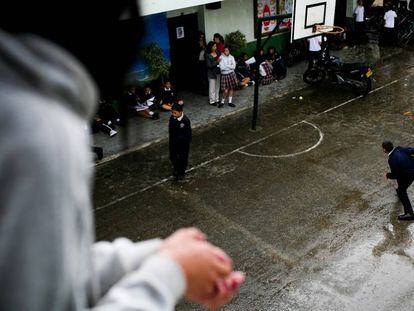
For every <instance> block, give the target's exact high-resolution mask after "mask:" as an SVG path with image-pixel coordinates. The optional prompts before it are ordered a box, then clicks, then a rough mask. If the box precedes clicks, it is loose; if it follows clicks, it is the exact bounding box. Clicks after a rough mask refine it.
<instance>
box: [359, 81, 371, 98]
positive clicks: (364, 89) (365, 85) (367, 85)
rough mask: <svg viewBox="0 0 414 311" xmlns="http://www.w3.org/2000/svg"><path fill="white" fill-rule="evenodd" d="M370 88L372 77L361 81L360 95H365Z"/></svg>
mask: <svg viewBox="0 0 414 311" xmlns="http://www.w3.org/2000/svg"><path fill="white" fill-rule="evenodd" d="M371 90H372V79H371V78H365V79H364V80H362V81H361V95H362V96H367V95H368V94H369V92H371Z"/></svg>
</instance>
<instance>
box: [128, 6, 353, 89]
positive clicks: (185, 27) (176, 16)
mask: <svg viewBox="0 0 414 311" xmlns="http://www.w3.org/2000/svg"><path fill="white" fill-rule="evenodd" d="M323 1H327V0H321V2H323ZM355 6H356V0H336V12H335V24H337V25H344V24H345V23H346V22H347V21H349V19H351V18H352V16H353V10H354V8H355ZM140 7H141V15H143V16H144V20H145V25H146V36H145V38H144V39H143V42H142V45H143V46H144V45H146V44H148V43H151V42H154V43H156V44H157V45H158V46H160V47H161V48H162V49H163V51H164V57H165V58H166V59H167V60H169V61H170V62H171V76H172V77H173V78H174V79H175V80H176V81H178V82H179V83H180V84H184V85H186V84H188V85H191V83H192V82H193V81H194V79H193V75H194V68H196V66H197V59H198V45H197V44H198V33H199V31H202V32H204V33H205V35H206V39H207V42H208V41H209V40H211V39H212V37H213V34H214V33H216V32H217V33H220V34H221V35H222V36H223V37H225V35H226V34H228V33H230V32H234V31H237V30H239V31H240V32H242V33H243V34H244V35H245V36H246V40H247V42H248V44H247V47H246V48H245V51H246V52H248V53H249V54H250V55H252V54H253V53H254V51H255V46H256V45H255V44H256V36H255V29H257V27H256V17H257V16H272V15H275V14H285V13H291V12H292V7H293V0H222V1H217V0H177V1H171V0H141V1H140ZM275 23H276V22H275V21H272V22H267V23H264V25H263V27H262V32H263V36H265V35H266V33H269V32H270V31H271V30H272V29H273V28H272V27H274V25H275ZM288 23H289V21H286V23H283V24H282V30H281V31H279V32H278V33H276V34H275V35H273V37H272V38H271V40H270V41H269V45H273V46H275V47H276V49H277V50H278V51H279V52H282V51H283V50H284V48H285V46H286V44H288V43H289V41H290V32H289V31H288ZM131 77H133V79H135V80H137V81H145V80H146V79H148V68H147V67H146V65H145V63H144V62H143V61H142V60H138V61H137V62H136V64H135V66H134V68H133V70H132V72H131Z"/></svg>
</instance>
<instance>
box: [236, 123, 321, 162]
mask: <svg viewBox="0 0 414 311" xmlns="http://www.w3.org/2000/svg"><path fill="white" fill-rule="evenodd" d="M300 123H304V124H307V125H310V126H311V127H313V128H314V129H315V130H317V131H318V133H319V139H318V141H317V142H316V143H315V144H314V145H313V146H311V147H309V148H307V149H305V150H302V151H298V152H294V153H289V154H279V155H264V154H254V153H249V152H246V151H243V149H245V148H247V147H250V146H251V145H253V144H249V145H248V146H245V147H243V148H241V149H239V150H237V152H238V153H240V154H243V155H245V156H249V157H256V158H267V159H280V158H292V157H296V156H298V155H301V154H304V153H307V152H309V151H311V150H313V149H315V148H317V147H318V146H319V145H320V144H321V143H322V141H323V133H322V131H321V129H320V128H319V127H317V126H316V125H315V124H313V123H310V122H308V121H301V122H300ZM300 123H298V124H300ZM296 125H297V124H296ZM272 136H273V135H269V136H268V137H266V138H265V139H262V140H260V141H257V142H255V144H256V143H259V142H262V141H264V140H267V139H268V138H270V137H272Z"/></svg>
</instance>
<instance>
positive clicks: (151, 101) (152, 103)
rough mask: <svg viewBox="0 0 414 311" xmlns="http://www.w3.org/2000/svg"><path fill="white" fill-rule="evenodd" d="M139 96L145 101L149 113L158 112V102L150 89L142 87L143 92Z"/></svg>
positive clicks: (147, 86)
mask: <svg viewBox="0 0 414 311" xmlns="http://www.w3.org/2000/svg"><path fill="white" fill-rule="evenodd" d="M141 96H142V98H143V99H144V100H145V101H146V103H147V105H148V107H149V110H151V111H157V110H159V103H158V101H159V100H158V98H157V97H156V96H155V94H154V93H153V92H152V90H151V87H150V86H149V85H146V86H145V87H144V92H143V94H142V95H141Z"/></svg>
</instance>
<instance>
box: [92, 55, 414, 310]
mask: <svg viewBox="0 0 414 311" xmlns="http://www.w3.org/2000/svg"><path fill="white" fill-rule="evenodd" d="M374 72H375V80H376V81H375V83H374V86H373V89H374V91H373V92H372V93H371V94H369V95H368V96H367V97H365V98H361V97H359V96H358V94H355V93H354V92H353V91H350V90H345V89H340V88H336V87H334V86H332V85H323V86H321V87H317V88H311V87H309V88H306V89H304V90H301V91H297V92H293V93H291V94H289V95H287V96H285V97H283V98H278V99H271V98H269V99H268V100H267V102H266V104H265V105H262V106H260V108H259V115H260V120H259V121H260V122H259V124H260V127H261V130H260V131H256V132H252V131H249V128H250V122H251V111H244V112H241V113H240V114H237V115H234V116H232V117H229V118H226V119H224V120H222V121H219V122H216V123H214V124H211V125H210V126H208V127H205V128H201V129H197V130H196V131H194V133H193V134H194V137H193V142H192V145H191V152H190V163H189V169H190V172H189V173H188V175H187V177H186V179H185V180H184V181H183V182H174V181H172V180H170V179H168V177H169V176H170V173H171V168H170V164H169V160H168V144H166V143H165V142H162V143H158V144H154V145H151V146H149V147H147V148H145V149H142V150H140V151H138V152H135V153H131V154H128V155H125V156H122V157H120V158H118V159H115V160H113V161H110V162H107V163H105V164H102V165H99V166H97V168H96V183H95V193H94V204H95V216H96V228H97V237H98V239H109V240H111V239H114V238H115V237H118V236H125V237H128V238H131V239H132V240H143V239H148V238H152V237H165V236H167V235H168V234H170V233H172V232H173V231H174V230H175V229H177V228H180V227H183V226H196V227H198V228H200V229H201V230H203V231H204V232H205V233H206V234H207V236H208V238H209V240H211V241H212V242H213V243H215V244H217V245H219V246H220V247H222V248H223V249H225V250H226V251H227V252H228V253H229V254H230V255H231V256H232V258H233V259H234V265H235V267H236V269H238V270H242V271H245V273H246V275H247V280H246V283H245V284H244V285H243V287H242V288H241V291H240V293H239V295H238V296H237V297H236V298H235V299H234V300H233V301H232V302H231V303H230V304H229V305H228V306H226V307H225V308H224V309H225V310H414V298H413V297H412V292H413V289H414V269H413V268H414V266H413V265H414V243H413V241H412V237H413V235H414V225H413V224H412V223H410V222H408V223H405V222H400V221H397V220H396V216H397V215H398V214H399V212H400V211H401V210H402V206H401V204H400V203H399V201H398V199H397V196H396V195H395V190H394V189H395V184H394V183H393V182H392V181H387V180H386V179H385V173H386V172H387V171H388V165H387V156H386V155H385V154H384V153H383V152H382V149H381V142H382V141H383V140H384V139H389V140H392V141H394V142H395V143H396V144H400V145H414V123H413V122H414V121H413V120H412V119H411V112H413V114H414V111H413V110H414V105H413V103H414V92H413V89H414V55H413V53H412V51H411V52H410V51H405V52H404V53H402V54H400V55H398V56H395V57H391V58H388V59H386V60H384V61H382V62H380V63H379V64H377V66H376V67H375V68H374ZM300 96H302V97H303V99H302V100H300V99H299V97H300ZM189 117H190V119H191V116H189ZM165 126H166V125H165ZM409 195H411V197H413V195H414V191H412V190H411V189H409ZM194 309H198V307H196V306H194V305H191V304H188V303H186V302H182V303H181V304H180V305H179V306H178V307H177V310H194Z"/></svg>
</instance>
